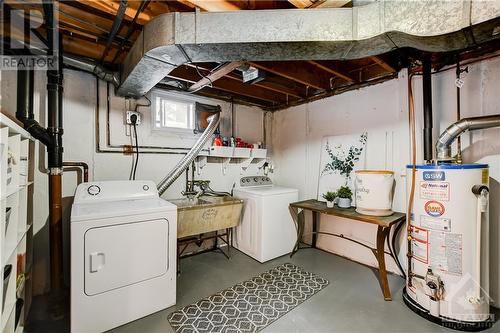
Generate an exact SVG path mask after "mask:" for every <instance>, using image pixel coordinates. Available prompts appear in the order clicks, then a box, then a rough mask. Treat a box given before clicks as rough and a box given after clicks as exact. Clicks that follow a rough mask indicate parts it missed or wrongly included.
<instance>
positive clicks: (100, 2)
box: [74, 0, 153, 24]
mask: <svg viewBox="0 0 500 333" xmlns="http://www.w3.org/2000/svg"><path fill="white" fill-rule="evenodd" d="M74 1H77V2H80V3H82V4H84V5H87V6H91V7H93V8H95V9H97V10H100V11H102V12H106V13H109V14H111V15H116V13H118V8H119V7H120V4H119V3H118V2H114V1H109V0H74ZM138 6H140V1H128V6H127V9H126V10H125V14H124V16H123V18H124V19H125V20H128V21H132V19H133V18H134V16H135V14H136V13H137V8H138ZM133 7H137V8H133ZM152 18H153V17H152V16H151V15H149V14H147V13H144V12H143V13H140V14H139V16H138V17H137V20H136V22H137V23H139V24H146V23H147V22H149V21H150V20H151V19H152Z"/></svg>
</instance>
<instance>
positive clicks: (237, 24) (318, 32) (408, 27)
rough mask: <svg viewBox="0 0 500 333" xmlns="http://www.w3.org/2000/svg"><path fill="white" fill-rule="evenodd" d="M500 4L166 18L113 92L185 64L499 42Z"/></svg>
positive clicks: (385, 4) (130, 59) (463, 1)
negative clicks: (497, 40) (497, 39)
mask: <svg viewBox="0 0 500 333" xmlns="http://www.w3.org/2000/svg"><path fill="white" fill-rule="evenodd" d="M499 26H500V2H499V1H469V0H459V1H434V0H428V1H425V0H420V1H377V2H372V3H369V4H367V5H364V6H359V7H353V8H325V9H314V10H300V9H289V10H256V11H250V10H248V11H247V10H244V11H231V12H199V11H197V12H194V13H167V14H163V15H160V16H157V17H155V18H154V19H153V20H152V21H151V22H149V23H148V24H147V25H146V26H145V27H144V29H143V31H142V33H141V35H140V36H139V37H138V39H137V41H136V42H135V44H134V45H133V47H132V49H131V50H130V52H129V54H128V55H127V58H126V60H125V62H124V67H123V70H122V76H121V77H122V82H121V85H120V86H119V88H118V94H120V95H122V96H130V97H139V96H142V95H144V94H145V93H147V92H148V91H149V90H150V89H151V88H152V87H154V86H155V85H156V84H157V83H158V82H160V81H161V80H162V79H163V78H164V77H165V76H166V75H167V74H168V73H169V72H170V71H172V70H173V69H174V68H175V67H177V66H179V65H182V64H183V63H188V62H231V61H247V60H248V61H250V60H251V61H282V60H335V59H357V58H362V57H366V56H372V55H378V54H381V53H385V52H388V51H391V50H394V49H396V48H402V47H412V48H415V49H419V50H422V51H428V52H446V51H454V50H461V49H464V48H468V47H471V46H474V45H477V44H480V43H483V42H487V41H490V40H493V39H495V38H500V34H495V33H494V32H495V31H498V30H499Z"/></svg>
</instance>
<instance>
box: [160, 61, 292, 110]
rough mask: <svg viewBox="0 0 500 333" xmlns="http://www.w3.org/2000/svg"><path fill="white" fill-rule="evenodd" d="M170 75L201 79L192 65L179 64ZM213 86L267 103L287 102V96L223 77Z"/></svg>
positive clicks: (186, 78)
mask: <svg viewBox="0 0 500 333" xmlns="http://www.w3.org/2000/svg"><path fill="white" fill-rule="evenodd" d="M168 77H170V78H173V79H178V80H182V81H185V82H190V83H195V82H198V81H199V79H200V75H199V74H198V73H197V72H196V69H195V68H193V67H190V66H184V65H183V66H179V67H177V68H176V69H174V70H173V71H172V72H170V73H169V74H168ZM212 88H214V89H218V90H222V91H227V92H232V93H235V94H238V95H241V96H246V97H250V98H253V99H255V100H261V101H265V102H266V104H269V103H271V104H275V103H284V102H286V98H285V96H281V97H280V96H279V95H278V96H277V95H276V94H275V93H272V92H269V91H266V90H264V89H260V88H258V87H255V86H253V85H247V84H244V83H243V82H241V83H238V82H236V81H234V80H228V79H224V78H221V79H219V80H217V81H216V82H213V84H212Z"/></svg>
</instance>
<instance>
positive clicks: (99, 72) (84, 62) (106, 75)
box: [63, 54, 120, 87]
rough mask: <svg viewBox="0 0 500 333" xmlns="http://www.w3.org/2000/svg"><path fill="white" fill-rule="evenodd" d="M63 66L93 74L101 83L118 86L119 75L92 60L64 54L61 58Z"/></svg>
mask: <svg viewBox="0 0 500 333" xmlns="http://www.w3.org/2000/svg"><path fill="white" fill-rule="evenodd" d="M63 62H64V65H66V66H70V67H74V68H78V69H80V70H82V71H85V72H89V73H91V74H95V75H96V76H97V77H98V78H100V79H101V80H103V81H106V82H110V83H112V84H113V85H114V86H115V87H118V86H119V84H120V79H119V73H118V72H112V71H109V70H107V69H105V68H104V67H103V66H101V65H99V64H97V63H95V62H94V61H92V60H88V59H83V58H80V57H77V56H73V55H69V54H65V55H64V56H63Z"/></svg>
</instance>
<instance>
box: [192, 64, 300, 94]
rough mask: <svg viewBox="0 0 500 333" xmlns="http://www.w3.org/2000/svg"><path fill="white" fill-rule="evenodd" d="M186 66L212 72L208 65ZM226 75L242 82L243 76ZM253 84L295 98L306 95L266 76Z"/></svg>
mask: <svg viewBox="0 0 500 333" xmlns="http://www.w3.org/2000/svg"><path fill="white" fill-rule="evenodd" d="M186 66H191V67H196V66H198V69H199V70H200V71H203V72H210V71H211V68H209V67H206V66H205V65H199V64H197V65H195V64H186ZM224 77H225V78H228V79H231V80H234V81H238V82H240V83H241V82H242V78H241V77H240V76H238V75H236V74H234V73H228V74H226V75H225V76H224ZM252 85H253V86H256V87H260V88H263V89H267V90H270V91H274V92H276V93H280V94H283V95H284V96H287V95H288V96H291V97H294V98H299V99H301V98H304V97H305V94H304V93H303V92H301V91H298V90H296V89H293V88H289V87H286V86H284V85H283V84H279V83H278V82H272V81H271V80H270V79H269V78H266V80H264V81H260V82H256V83H252Z"/></svg>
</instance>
